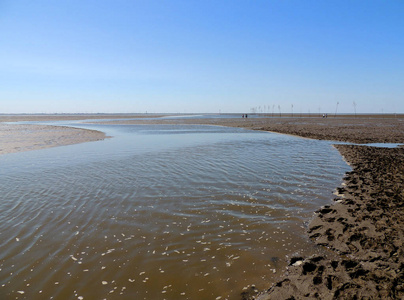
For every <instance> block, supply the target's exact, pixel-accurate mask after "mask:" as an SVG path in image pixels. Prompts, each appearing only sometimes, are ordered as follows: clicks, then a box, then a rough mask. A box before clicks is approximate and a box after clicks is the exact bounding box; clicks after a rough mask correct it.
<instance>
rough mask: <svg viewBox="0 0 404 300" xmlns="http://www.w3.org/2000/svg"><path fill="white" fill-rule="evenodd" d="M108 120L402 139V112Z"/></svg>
mask: <svg viewBox="0 0 404 300" xmlns="http://www.w3.org/2000/svg"><path fill="white" fill-rule="evenodd" d="M103 123H112V124H199V125H218V126H229V127H241V128H247V129H253V130H263V131H273V132H278V133H283V134H292V135H297V136H301V137H307V138H312V139H318V140H331V141H344V142H352V143H360V144H362V143H402V142H403V141H404V115H384V116H375V115H361V116H357V117H354V116H337V117H328V118H322V117H294V118H291V117H282V118H280V117H274V118H272V117H268V116H261V117H254V118H251V117H250V118H241V115H240V118H201V119H196V118H192V119H187V118H181V119H176V120H174V119H152V120H140V119H137V120H120V121H111V122H103Z"/></svg>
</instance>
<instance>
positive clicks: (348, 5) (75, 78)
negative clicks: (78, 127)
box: [0, 0, 404, 114]
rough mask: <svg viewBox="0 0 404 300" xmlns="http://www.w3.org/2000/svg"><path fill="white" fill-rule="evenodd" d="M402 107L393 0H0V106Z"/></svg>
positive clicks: (400, 25) (401, 41)
mask: <svg viewBox="0 0 404 300" xmlns="http://www.w3.org/2000/svg"><path fill="white" fill-rule="evenodd" d="M252 109H254V110H255V111H258V112H272V111H275V112H278V113H279V111H281V112H282V113H283V112H285V113H286V112H294V113H309V112H311V113H317V112H319V113H320V112H321V113H331V114H334V113H335V112H337V113H354V112H355V111H357V112H358V113H404V1H401V0H390V1H382V0H380V1H376V0H375V1H372V0H366V1H360V0H356V1H354V0H351V1H344V0H339V1H333V0H327V1H323V0H319V1H311V0H305V1H294V0H282V1H281V0H273V1H270V0H267V1H258V0H257V1H254V0H244V1H239V0H231V1H220V0H214V1H210V0H199V1H192V0H184V1H179V0H170V1H168V0H164V1H163V0H162V1H154V0H145V1H143V0H138V1H136V0H132V1H129V0H128V1H123V0H113V1H103V0H97V1H85V0H80V1H78V0H69V1H67V0H66V1H64V0H60V1H53V0H50V1H45V0H37V1H32V0H30V1H20V0H0V113H145V112H149V113H219V112H221V113H225V112H237V113H238V112H240V113H244V112H246V113H250V112H251V111H252Z"/></svg>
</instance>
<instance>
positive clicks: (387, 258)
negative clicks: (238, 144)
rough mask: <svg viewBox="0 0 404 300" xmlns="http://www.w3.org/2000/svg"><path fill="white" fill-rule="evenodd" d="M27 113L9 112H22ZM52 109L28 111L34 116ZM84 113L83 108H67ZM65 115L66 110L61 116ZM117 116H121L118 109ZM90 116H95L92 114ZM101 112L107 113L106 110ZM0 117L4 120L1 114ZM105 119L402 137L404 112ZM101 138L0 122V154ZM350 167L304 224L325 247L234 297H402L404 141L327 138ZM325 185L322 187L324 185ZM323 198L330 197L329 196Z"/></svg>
mask: <svg viewBox="0 0 404 300" xmlns="http://www.w3.org/2000/svg"><path fill="white" fill-rule="evenodd" d="M29 117H30V116H23V117H20V119H18V117H14V116H13V120H15V121H17V120H26V118H29ZM57 117H58V116H36V117H35V120H41V119H46V118H52V120H55V119H54V118H56V119H57ZM73 117H74V118H76V120H77V119H81V118H82V119H89V118H88V116H74V115H73V116H72V118H73ZM66 118H68V117H66ZM125 118H129V116H127V115H125ZM93 119H100V116H98V115H96V116H94V117H93ZM108 119H112V117H111V116H108ZM1 121H3V122H4V121H10V119H7V120H6V119H5V118H3V119H2V120H1ZM104 123H108V124H111V123H113V124H157V123H158V124H205V125H218V126H231V127H243V128H247V129H254V130H264V131H273V132H279V133H283V134H292V135H297V136H301V137H305V138H313V139H320V140H332V141H343V142H351V143H404V117H403V116H402V115H400V116H395V115H394V116H393V115H392V116H389V117H387V116H383V117H380V116H379V117H377V116H360V117H359V116H358V117H356V118H355V117H353V116H345V117H344V116H339V117H336V118H333V117H329V118H321V117H317V118H314V117H311V118H249V119H242V118H241V117H240V119H224V118H218V119H216V118H215V119H186V118H183V119H181V120H168V119H161V120H121V121H113V122H104ZM103 138H105V134H103V133H101V132H97V131H90V130H82V129H74V128H67V127H54V126H42V125H9V124H4V123H3V124H2V123H0V140H1V147H0V148H1V149H0V154H5V153H12V152H18V151H28V150H35V149H41V148H46V147H54V146H59V145H68V144H73V143H81V142H85V141H94V140H100V139H103ZM335 147H336V148H337V149H338V150H339V152H340V153H341V155H342V156H343V157H344V159H345V160H346V161H347V162H348V163H349V164H350V165H351V167H352V171H351V172H348V173H347V174H346V176H345V177H344V183H343V185H342V186H341V187H336V196H335V199H334V203H332V204H330V205H328V206H325V207H322V208H319V209H318V211H317V212H316V213H315V215H314V216H313V219H312V220H311V222H310V223H309V226H308V228H307V234H308V236H309V237H310V239H311V240H312V241H313V243H315V244H317V245H318V246H319V247H323V248H326V249H328V252H327V253H328V254H327V255H322V256H314V257H292V258H291V259H290V260H289V262H288V263H289V266H288V268H287V269H286V270H285V272H284V274H283V275H282V276H280V277H279V280H278V281H277V283H275V284H273V285H272V286H268V289H267V290H266V291H256V290H255V288H251V289H250V290H245V291H243V292H242V293H241V298H242V299H260V300H266V299H302V298H308V299H314V298H316V299H317V298H318V299H355V298H357V299H359V298H365V299H373V298H382V299H403V298H404V271H403V270H404V253H403V252H404V251H403V240H404V224H403V223H404V222H403V217H404V209H403V201H404V190H403V182H404V148H403V147H398V148H376V147H369V146H360V145H335ZM331 192H332V191H330V193H331ZM330 201H331V197H330Z"/></svg>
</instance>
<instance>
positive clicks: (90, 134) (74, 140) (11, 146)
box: [0, 123, 106, 155]
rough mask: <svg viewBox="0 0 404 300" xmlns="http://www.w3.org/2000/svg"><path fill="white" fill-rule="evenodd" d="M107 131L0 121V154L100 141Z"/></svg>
mask: <svg viewBox="0 0 404 300" xmlns="http://www.w3.org/2000/svg"><path fill="white" fill-rule="evenodd" d="M105 138H106V135H105V133H103V132H100V131H96V130H86V129H78V128H72V127H63V126H47V125H16V124H4V123H0V155H1V154H8V153H15V152H23V151H30V150H39V149H45V148H51V147H57V146H66V145H72V144H79V143H84V142H91V141H99V140H103V139H105Z"/></svg>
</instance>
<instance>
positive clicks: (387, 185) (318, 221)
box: [243, 145, 404, 300]
mask: <svg viewBox="0 0 404 300" xmlns="http://www.w3.org/2000/svg"><path fill="white" fill-rule="evenodd" d="M336 147H337V149H338V150H339V151H340V153H341V154H342V155H343V156H344V158H345V159H346V160H347V161H348V162H349V163H350V164H351V165H352V167H353V170H352V171H351V172H348V173H347V174H346V176H345V178H344V183H345V184H344V185H343V186H342V187H340V188H338V193H339V196H338V197H336V198H335V199H334V204H333V205H330V206H325V207H322V208H321V209H319V210H318V211H317V212H316V216H315V218H314V219H313V220H312V222H311V223H310V225H309V229H308V235H309V237H310V238H311V239H312V240H313V241H314V242H315V243H316V244H317V245H319V246H322V247H327V248H328V249H330V250H331V251H332V252H333V253H332V254H336V256H335V255H330V256H329V257H327V256H314V257H308V258H303V257H292V258H291V260H290V262H289V267H288V268H287V270H286V273H285V275H284V277H283V278H282V279H281V280H280V281H278V282H277V283H276V284H274V285H272V287H270V288H269V289H268V290H267V291H266V292H263V293H261V294H257V293H250V294H247V293H245V294H244V295H243V297H244V299H260V300H266V299H302V298H307V299H403V298H404V250H403V238H404V208H403V204H404V192H403V182H404V148H393V149H387V148H375V147H368V146H357V145H337V146H336Z"/></svg>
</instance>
